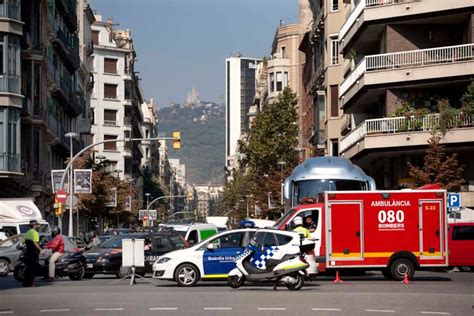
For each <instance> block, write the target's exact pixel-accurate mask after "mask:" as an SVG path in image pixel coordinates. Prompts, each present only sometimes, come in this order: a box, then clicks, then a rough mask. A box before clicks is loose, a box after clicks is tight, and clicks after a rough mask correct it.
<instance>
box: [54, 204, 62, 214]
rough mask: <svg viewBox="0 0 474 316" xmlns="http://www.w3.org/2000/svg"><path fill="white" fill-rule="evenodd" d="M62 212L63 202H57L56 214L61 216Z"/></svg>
mask: <svg viewBox="0 0 474 316" xmlns="http://www.w3.org/2000/svg"><path fill="white" fill-rule="evenodd" d="M62 213H63V209H62V203H57V207H56V209H55V210H54V215H56V216H58V217H59V216H61V214H62Z"/></svg>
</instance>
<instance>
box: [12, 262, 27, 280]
mask: <svg viewBox="0 0 474 316" xmlns="http://www.w3.org/2000/svg"><path fill="white" fill-rule="evenodd" d="M25 268H26V266H24V265H17V266H16V267H15V269H14V270H13V277H14V278H15V280H17V281H18V282H20V283H22V282H23V280H24V276H25Z"/></svg>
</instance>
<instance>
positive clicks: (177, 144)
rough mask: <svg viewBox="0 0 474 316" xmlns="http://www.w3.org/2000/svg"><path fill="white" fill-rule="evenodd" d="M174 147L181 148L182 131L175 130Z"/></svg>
mask: <svg viewBox="0 0 474 316" xmlns="http://www.w3.org/2000/svg"><path fill="white" fill-rule="evenodd" d="M173 149H181V132H179V131H174V132H173Z"/></svg>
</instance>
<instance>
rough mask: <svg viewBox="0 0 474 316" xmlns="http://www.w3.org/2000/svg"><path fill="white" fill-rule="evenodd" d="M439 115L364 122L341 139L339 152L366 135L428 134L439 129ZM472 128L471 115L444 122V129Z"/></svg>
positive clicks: (473, 121) (461, 114) (458, 116)
mask: <svg viewBox="0 0 474 316" xmlns="http://www.w3.org/2000/svg"><path fill="white" fill-rule="evenodd" d="M440 124H441V122H440V115H439V114H429V115H426V116H419V117H415V116H411V117H405V116H401V117H389V118H379V119H370V120H365V121H364V122H363V123H362V124H360V125H359V126H357V128H356V129H354V130H353V131H352V132H351V133H349V134H347V136H345V137H343V138H341V141H340V147H339V148H340V152H341V153H342V152H344V151H346V150H347V149H348V148H349V147H351V146H352V145H354V144H356V143H357V142H358V141H360V140H362V139H363V138H364V137H365V136H368V135H385V134H387V135H388V134H396V133H404V132H420V131H424V132H429V131H432V130H433V129H438V128H439V127H440ZM462 127H474V120H473V117H472V116H471V115H468V114H465V113H459V114H457V115H454V116H452V117H451V118H450V119H449V120H448V121H447V122H446V128H448V129H451V128H462Z"/></svg>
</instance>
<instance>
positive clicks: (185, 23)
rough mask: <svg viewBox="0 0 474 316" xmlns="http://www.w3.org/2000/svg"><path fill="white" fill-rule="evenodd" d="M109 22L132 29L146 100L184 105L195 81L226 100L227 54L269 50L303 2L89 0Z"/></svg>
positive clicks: (205, 94)
mask: <svg viewBox="0 0 474 316" xmlns="http://www.w3.org/2000/svg"><path fill="white" fill-rule="evenodd" d="M89 2H90V5H91V7H92V9H93V10H97V11H98V13H99V14H101V15H102V17H103V19H104V20H107V18H108V17H112V18H113V19H114V23H119V24H120V25H119V26H116V28H124V29H125V28H128V29H130V30H131V31H132V36H133V40H134V44H135V49H136V51H137V55H138V63H137V68H138V71H139V72H140V74H139V76H140V77H141V78H142V82H141V83H142V85H143V88H144V91H145V96H146V98H155V100H156V101H157V102H158V103H159V104H160V106H166V105H168V104H169V103H170V102H173V101H174V102H178V103H182V102H183V101H184V100H185V98H186V94H187V92H188V91H189V90H190V89H191V88H192V85H193V84H195V85H196V88H197V89H198V90H199V92H200V94H201V99H203V100H208V101H215V102H221V97H223V95H224V93H225V90H224V79H225V78H224V77H225V68H224V61H225V58H226V57H228V56H230V55H231V54H233V53H236V52H237V51H240V52H241V53H242V54H243V55H244V56H248V57H259V58H261V57H263V56H265V55H269V54H270V49H271V44H272V41H273V35H274V33H275V28H276V27H277V26H278V24H279V21H280V19H283V20H284V21H286V22H295V21H297V19H298V0H89Z"/></svg>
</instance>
